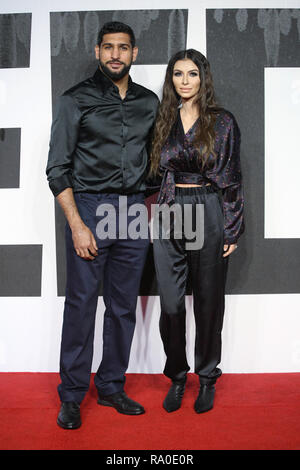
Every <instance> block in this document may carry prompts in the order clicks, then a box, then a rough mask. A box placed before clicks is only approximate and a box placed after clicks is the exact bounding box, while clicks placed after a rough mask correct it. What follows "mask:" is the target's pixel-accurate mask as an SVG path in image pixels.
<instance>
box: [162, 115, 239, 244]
mask: <svg viewBox="0 0 300 470" xmlns="http://www.w3.org/2000/svg"><path fill="white" fill-rule="evenodd" d="M197 123H198V120H197V121H196V122H195V123H194V125H193V126H192V127H191V128H190V129H189V130H188V132H187V133H186V134H185V132H184V129H183V125H182V121H181V117H180V111H178V116H177V120H176V122H175V124H174V126H173V127H172V130H171V132H170V135H169V137H168V139H167V140H166V142H165V144H164V146H163V148H162V152H161V161H160V169H161V172H162V173H163V180H162V183H161V188H160V193H159V196H158V201H157V202H158V203H159V204H163V203H167V204H172V203H174V202H175V185H176V184H179V183H181V184H182V183H184V184H188V183H189V184H198V185H206V184H211V185H213V187H214V188H215V189H216V190H220V192H221V195H222V201H223V214H224V243H225V244H234V243H236V242H237V240H238V238H239V237H240V236H241V234H242V233H243V232H244V196H243V188H242V174H241V164H240V129H239V127H238V124H237V122H236V120H235V118H234V116H233V114H232V113H230V112H229V111H226V110H220V111H218V113H217V116H216V122H215V146H214V151H215V154H216V159H215V161H214V163H213V162H212V163H211V165H210V166H209V167H208V168H207V169H206V170H202V169H201V166H200V164H199V154H198V151H197V150H196V149H195V147H194V146H193V138H194V136H195V131H196V127H197Z"/></svg>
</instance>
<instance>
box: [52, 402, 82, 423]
mask: <svg viewBox="0 0 300 470" xmlns="http://www.w3.org/2000/svg"><path fill="white" fill-rule="evenodd" d="M57 424H58V425H59V426H60V427H61V428H64V429H77V428H79V427H80V426H81V418H80V405H78V403H76V402H75V401H63V402H62V404H61V407H60V411H59V414H58V418H57Z"/></svg>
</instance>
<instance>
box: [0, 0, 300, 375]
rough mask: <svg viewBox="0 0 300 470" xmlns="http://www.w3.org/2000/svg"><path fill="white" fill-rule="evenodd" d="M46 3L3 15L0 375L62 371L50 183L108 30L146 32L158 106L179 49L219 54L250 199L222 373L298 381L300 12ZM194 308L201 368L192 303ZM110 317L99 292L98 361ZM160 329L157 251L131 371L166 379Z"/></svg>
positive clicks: (0, 11) (8, 6) (270, 4)
mask: <svg viewBox="0 0 300 470" xmlns="http://www.w3.org/2000/svg"><path fill="white" fill-rule="evenodd" d="M37 3H38V2H34V1H33V0H31V1H30V0H28V1H27V0H25V1H14V0H12V1H10V2H8V1H3V2H2V3H1V6H0V204H1V215H2V220H1V222H2V223H1V227H2V230H1V232H0V312H1V317H0V318H1V329H0V368H1V370H36V371H43V370H46V371H48V370H50V371H51V370H53V371H56V370H57V369H58V353H59V341H60V329H61V321H62V308H63V301H64V297H63V296H64V286H65V251H64V240H63V233H64V216H63V214H62V212H61V210H60V208H59V207H58V205H57V204H56V203H55V202H54V200H53V197H52V195H51V193H50V190H49V189H48V185H47V182H46V176H45V166H46V161H47V152H48V142H49V133H50V125H51V119H52V112H53V109H54V107H55V102H56V99H57V97H58V96H59V95H60V94H61V93H62V92H63V91H64V90H66V89H67V88H69V87H71V86H72V85H74V84H75V83H77V82H79V81H81V80H83V79H84V78H85V77H88V76H90V75H91V74H93V72H94V70H95V68H96V66H97V64H96V62H95V58H94V55H93V54H94V52H93V49H94V44H95V41H96V37H97V32H98V30H99V29H100V28H101V26H102V24H104V23H105V22H106V21H109V20H120V21H124V22H126V23H128V24H130V25H131V26H132V27H133V29H134V31H135V33H136V37H137V43H138V46H139V56H138V60H137V62H136V64H135V65H134V66H133V67H132V73H131V74H132V78H133V79H134V80H135V81H137V82H139V83H141V84H143V85H144V86H147V87H148V88H151V89H152V90H153V91H155V92H156V93H157V94H158V95H160V94H161V86H162V81H163V78H164V73H165V68H166V64H167V62H168V59H169V57H170V56H171V55H172V54H173V53H174V52H176V51H177V50H179V49H183V48H185V47H193V48H195V49H199V50H201V52H203V53H205V54H206V55H207V57H208V59H209V61H210V63H211V68H212V72H213V77H214V84H215V88H216V93H217V97H218V101H219V102H220V103H221V104H222V105H224V106H225V107H226V108H227V109H229V110H230V111H232V112H233V114H234V115H235V117H236V119H237V121H238V122H239V125H240V128H241V133H242V148H241V161H242V170H243V176H244V186H245V198H246V232H245V234H244V236H243V237H242V239H241V240H240V242H239V248H238V250H237V252H236V253H234V255H232V257H231V260H230V267H229V278H228V284H227V290H226V293H227V297H226V300H227V302H226V316H225V324H224V333H223V360H222V367H223V370H224V372H247V371H250V372H264V371H266V372H268V371H270V372H272V371H297V370H299V366H300V333H299V331H300V328H299V327H300V226H299V223H297V222H295V219H297V218H298V206H299V195H298V193H297V191H296V188H297V185H296V175H297V173H298V171H299V170H300V163H299V161H300V160H299V146H297V135H296V133H295V131H294V130H295V129H296V128H300V117H299V116H300V73H299V71H300V54H299V50H300V49H299V48H300V5H299V1H290V2H289V1H286V2H280V1H271V0H268V1H260V2H258V1H256V2H255V1H249V0H248V1H246V0H234V1H225V0H224V1H221V0H219V1H208V0H206V1H205V0H202V1H200V2H199V1H196V0H186V1H185V2H180V1H177V0H174V1H173V2H172V1H170V0H167V1H165V2H163V5H162V4H161V2H159V1H156V0H153V1H152V2H147V1H142V0H141V1H137V0H134V1H132V2H130V9H127V10H123V9H121V7H122V8H124V2H121V1H117V0H112V1H111V2H110V5H109V10H105V9H103V3H102V2H99V1H97V0H89V1H85V2H82V1H78V0H77V1H75V0H74V1H71V0H61V1H60V2H58V1H56V0H53V1H50V0H49V1H48V0H46V1H45V2H43V3H42V4H40V5H39V6H37ZM297 7H298V8H297ZM275 84H276V86H275ZM297 119H298V121H297ZM277 198H278V201H279V203H277V202H276V201H277ZM280 201H281V202H280ZM282 201H287V202H284V204H283V202H282ZM280 204H281V205H280ZM187 307H188V322H189V327H188V342H189V343H190V346H189V348H190V349H189V355H190V362H191V364H192V355H193V347H192V338H193V334H194V330H193V321H192V299H191V297H190V296H188V297H187ZM103 312H104V307H103V302H102V297H101V289H100V291H99V306H98V320H97V325H96V336H95V345H97V346H99V347H96V348H95V359H94V363H95V364H97V361H98V360H99V358H100V355H101V347H100V346H101V329H102V317H103ZM158 318H159V301H158V297H157V285H156V279H155V272H154V268H153V260H152V251H151V249H150V251H149V256H148V260H147V263H146V266H145V270H144V275H143V280H142V285H141V290H140V299H139V304H138V310H137V328H136V334H135V338H134V343H133V347H132V354H131V361H130V368H129V371H132V372H155V373H156V372H161V371H162V365H163V358H164V354H163V350H162V345H161V341H160V338H159V332H158ZM278 344H281V348H278ZM279 349H280V351H279Z"/></svg>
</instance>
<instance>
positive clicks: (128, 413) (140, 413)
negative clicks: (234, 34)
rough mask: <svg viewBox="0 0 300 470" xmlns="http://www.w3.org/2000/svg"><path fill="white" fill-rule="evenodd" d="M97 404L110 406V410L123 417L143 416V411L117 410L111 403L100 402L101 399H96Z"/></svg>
mask: <svg viewBox="0 0 300 470" xmlns="http://www.w3.org/2000/svg"><path fill="white" fill-rule="evenodd" d="M97 403H98V405H102V406H110V407H111V408H114V409H115V410H116V411H117V412H118V413H121V414H123V415H129V416H137V415H143V414H144V413H145V410H142V411H123V410H121V409H119V408H116V407H115V406H114V405H113V404H112V403H109V402H108V401H106V400H102V399H101V398H99V399H98V401H97Z"/></svg>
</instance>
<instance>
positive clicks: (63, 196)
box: [56, 188, 98, 260]
mask: <svg viewBox="0 0 300 470" xmlns="http://www.w3.org/2000/svg"><path fill="white" fill-rule="evenodd" d="M56 199H57V201H58V202H59V204H60V206H61V208H62V210H63V211H64V214H65V216H66V218H67V221H68V223H69V226H70V228H71V232H72V240H73V245H74V248H75V250H76V253H77V255H78V256H80V257H81V258H84V259H89V260H93V259H95V256H97V255H98V251H97V250H98V248H97V243H96V240H95V237H94V235H93V234H92V232H91V230H90V229H89V228H88V227H87V226H86V225H85V224H84V223H83V220H82V218H81V217H80V214H79V212H78V209H77V206H76V203H75V199H74V195H73V189H72V188H66V189H65V190H64V191H62V192H61V193H60V194H59V195H58V196H57V198H56Z"/></svg>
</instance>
